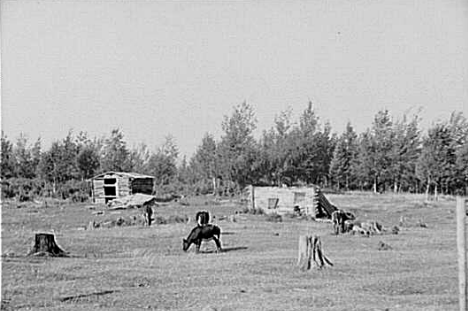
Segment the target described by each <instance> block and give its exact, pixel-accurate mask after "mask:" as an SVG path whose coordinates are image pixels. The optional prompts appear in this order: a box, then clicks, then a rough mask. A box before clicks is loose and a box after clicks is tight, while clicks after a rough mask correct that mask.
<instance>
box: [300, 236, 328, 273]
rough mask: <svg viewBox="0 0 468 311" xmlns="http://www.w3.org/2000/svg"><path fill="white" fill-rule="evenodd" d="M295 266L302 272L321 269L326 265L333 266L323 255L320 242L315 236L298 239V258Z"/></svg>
mask: <svg viewBox="0 0 468 311" xmlns="http://www.w3.org/2000/svg"><path fill="white" fill-rule="evenodd" d="M297 265H298V266H299V269H301V270H302V271H306V270H310V269H322V268H323V267H325V266H326V265H329V266H333V264H332V263H331V261H330V260H329V259H328V258H327V257H326V256H325V255H324V254H323V250H322V242H321V241H320V238H319V237H318V236H316V235H314V236H313V237H312V236H306V235H302V236H300V237H299V256H298V260H297Z"/></svg>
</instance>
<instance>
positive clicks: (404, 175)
mask: <svg viewBox="0 0 468 311" xmlns="http://www.w3.org/2000/svg"><path fill="white" fill-rule="evenodd" d="M418 124H419V117H417V116H414V117H413V119H412V120H411V121H410V122H408V121H407V119H406V117H404V118H403V119H402V120H401V121H398V122H395V124H394V128H393V138H392V141H393V146H392V149H391V152H390V155H391V161H390V163H391V165H390V169H389V172H390V176H391V179H392V181H393V191H394V192H398V191H399V190H401V188H403V189H404V190H408V189H412V190H413V191H415V190H417V185H416V184H417V178H416V163H417V160H418V157H419V155H420V151H421V150H420V149H421V146H420V145H421V142H420V131H419V129H418Z"/></svg>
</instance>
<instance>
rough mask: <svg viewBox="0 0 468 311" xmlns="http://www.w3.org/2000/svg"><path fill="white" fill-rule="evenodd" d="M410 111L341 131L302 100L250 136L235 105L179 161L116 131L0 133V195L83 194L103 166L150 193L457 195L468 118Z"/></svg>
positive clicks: (466, 152) (382, 114)
mask: <svg viewBox="0 0 468 311" xmlns="http://www.w3.org/2000/svg"><path fill="white" fill-rule="evenodd" d="M420 121H421V119H420V117H419V116H418V115H417V114H415V115H412V116H410V117H408V116H404V117H403V118H401V119H395V118H393V117H392V116H391V114H390V112H389V111H388V110H381V111H379V112H378V113H377V114H376V115H375V116H374V119H373V121H372V124H371V126H370V127H369V128H368V129H366V130H365V131H364V132H362V133H360V134H358V133H356V131H355V130H354V128H353V126H352V125H351V123H348V124H347V125H346V129H345V130H344V131H343V133H341V134H337V133H334V132H332V128H331V126H330V124H329V123H327V122H325V123H323V122H321V120H320V118H319V116H318V115H317V114H316V112H315V111H314V109H313V105H312V103H310V102H309V103H308V105H307V106H306V108H305V109H304V110H303V111H302V113H301V114H300V116H299V118H298V120H293V118H292V109H290V108H288V109H286V110H285V111H282V112H281V113H279V114H277V115H276V116H275V118H274V120H273V125H272V127H271V128H269V129H267V130H264V131H263V132H262V134H261V135H260V137H259V138H255V136H254V131H255V130H256V126H257V120H256V117H255V112H254V109H253V107H252V106H251V105H249V104H248V103H246V102H244V103H241V104H239V105H236V106H234V107H233V111H232V112H231V114H230V115H226V116H224V119H223V120H222V122H221V128H222V135H221V137H220V138H219V139H218V140H217V139H215V137H214V136H213V135H212V134H210V133H206V134H205V135H204V137H203V139H202V141H201V142H200V144H199V146H198V148H197V150H196V151H195V153H194V155H193V156H191V157H190V158H189V159H187V158H186V157H183V158H182V159H179V151H178V147H177V144H176V142H175V140H174V138H173V137H172V136H170V135H169V136H167V137H166V138H165V141H164V143H163V144H162V145H161V146H159V147H158V148H157V149H156V150H150V149H149V148H148V146H147V145H145V144H140V145H138V146H135V147H132V148H130V147H129V146H128V144H127V143H126V141H125V139H124V135H123V133H122V132H121V130H119V129H114V130H112V131H111V133H110V135H109V136H108V137H100V138H90V137H89V136H88V135H87V133H85V132H80V133H79V134H77V135H73V133H72V132H71V131H70V132H69V133H68V135H67V136H66V137H65V138H63V139H61V140H56V141H54V142H53V143H52V145H51V146H50V148H49V149H47V150H42V146H41V140H40V139H38V140H37V141H36V142H34V143H30V142H29V141H28V139H27V137H26V136H24V135H20V137H18V138H17V140H16V141H14V142H12V141H10V140H9V138H8V137H6V136H5V135H4V134H3V133H2V137H1V144H2V149H1V150H2V155H1V160H2V162H1V178H2V194H3V196H4V197H17V198H19V199H20V200H29V199H32V198H34V197H35V196H55V197H61V198H71V199H73V200H76V201H84V200H86V199H87V198H88V197H89V187H90V185H89V179H90V178H91V177H93V176H95V175H96V174H99V173H101V172H106V171H123V172H130V171H131V172H137V173H142V174H148V175H152V176H155V191H157V192H158V191H159V192H168V191H169V192H183V193H186V194H206V193H213V192H215V193H216V194H217V195H233V194H236V193H239V192H240V191H241V190H242V189H243V188H244V187H245V186H246V185H249V184H254V185H276V186H283V185H288V186H294V185H311V184H315V185H319V186H321V187H326V188H330V189H335V190H338V191H343V190H363V191H374V192H383V191H392V192H426V193H427V194H429V193H432V194H434V195H438V194H440V193H442V194H463V193H466V192H467V188H468V122H467V120H466V118H465V117H464V116H463V114H462V113H460V112H453V113H452V114H451V116H450V118H449V119H448V120H445V121H438V122H436V123H434V124H432V125H431V126H430V128H429V129H428V130H427V131H426V132H425V133H423V132H422V130H421V129H420Z"/></svg>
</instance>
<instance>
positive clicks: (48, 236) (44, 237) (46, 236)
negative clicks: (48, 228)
mask: <svg viewBox="0 0 468 311" xmlns="http://www.w3.org/2000/svg"><path fill="white" fill-rule="evenodd" d="M28 256H53V257H66V256H68V253H67V252H65V251H64V250H63V249H61V248H60V247H59V246H58V245H57V243H56V242H55V236H54V235H53V234H52V233H36V236H35V239H34V245H33V247H32V249H31V251H30V252H29V254H28Z"/></svg>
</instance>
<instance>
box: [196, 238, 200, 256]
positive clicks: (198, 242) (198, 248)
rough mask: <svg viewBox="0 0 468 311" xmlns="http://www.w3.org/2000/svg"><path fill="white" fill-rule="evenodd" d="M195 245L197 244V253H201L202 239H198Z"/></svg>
mask: <svg viewBox="0 0 468 311" xmlns="http://www.w3.org/2000/svg"><path fill="white" fill-rule="evenodd" d="M195 245H196V248H195V253H197V254H198V253H199V252H200V245H201V240H200V241H197V242H195Z"/></svg>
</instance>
